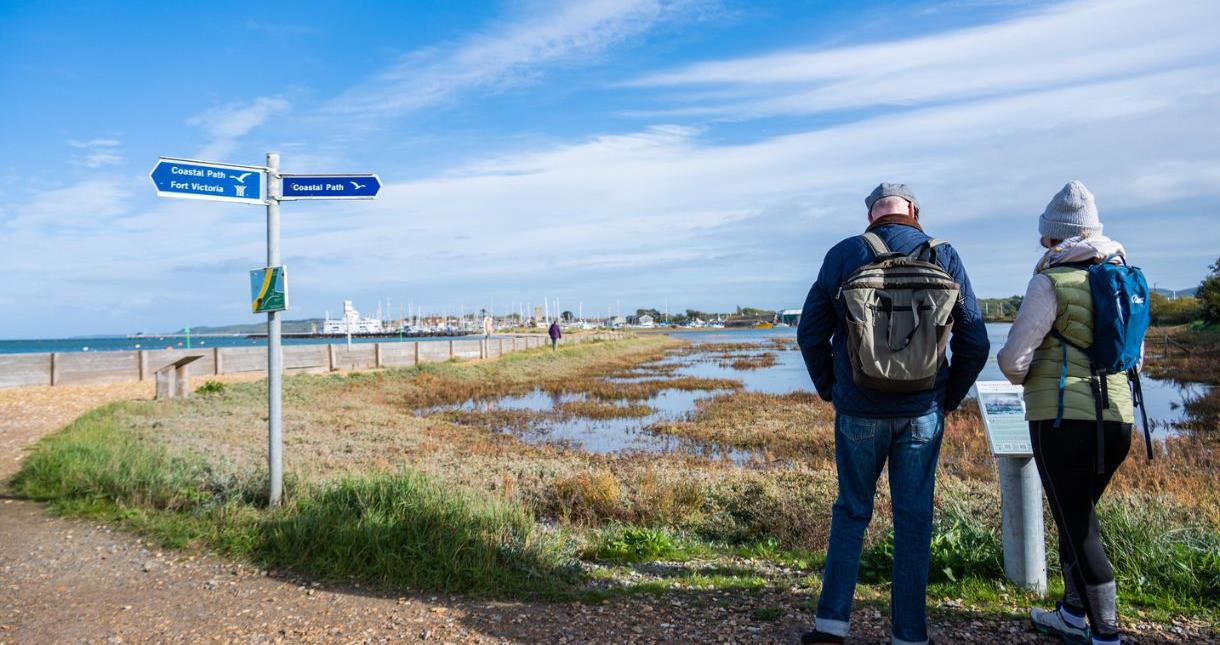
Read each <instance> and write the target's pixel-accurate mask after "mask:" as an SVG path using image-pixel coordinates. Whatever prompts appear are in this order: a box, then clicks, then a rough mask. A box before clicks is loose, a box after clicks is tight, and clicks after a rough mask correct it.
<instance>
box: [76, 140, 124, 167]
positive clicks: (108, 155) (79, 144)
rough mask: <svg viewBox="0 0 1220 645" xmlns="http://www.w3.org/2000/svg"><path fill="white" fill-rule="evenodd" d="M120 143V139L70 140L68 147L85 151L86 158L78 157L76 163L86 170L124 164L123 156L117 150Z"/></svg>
mask: <svg viewBox="0 0 1220 645" xmlns="http://www.w3.org/2000/svg"><path fill="white" fill-rule="evenodd" d="M120 143H121V142H120V141H119V140H118V139H89V140H83V141H82V140H79V139H69V140H68V145H70V146H72V147H73V148H79V149H81V150H84V151H85V153H84V156H81V157H77V159H76V161H77V163H80V164H81V165H83V166H85V167H86V168H101V167H102V166H113V165H115V164H119V163H122V162H123V155H121V154H119V152H118V150H117V148H118V147H119V145H120Z"/></svg>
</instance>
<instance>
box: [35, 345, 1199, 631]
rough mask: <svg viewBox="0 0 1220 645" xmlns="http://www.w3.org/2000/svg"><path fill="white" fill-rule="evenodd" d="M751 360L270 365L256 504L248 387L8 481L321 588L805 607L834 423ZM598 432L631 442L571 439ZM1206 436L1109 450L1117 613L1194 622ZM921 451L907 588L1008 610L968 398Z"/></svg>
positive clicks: (882, 534) (660, 353)
mask: <svg viewBox="0 0 1220 645" xmlns="http://www.w3.org/2000/svg"><path fill="white" fill-rule="evenodd" d="M768 354H769V355H771V356H773V357H775V359H778V360H779V361H780V366H781V367H782V366H783V365H788V366H791V364H792V363H791V360H790V359H791V358H792V356H790V355H791V354H795V349H794V347H793V345H792V344H791V340H790V339H786V338H774V339H764V340H762V341H761V342H750V343H732V344H724V343H717V344H712V343H707V344H690V343H687V342H684V341H681V340H675V339H673V338H669V337H665V336H646V337H642V338H636V339H630V340H625V341H613V342H598V343H590V344H584V345H575V346H568V347H563V348H561V349H560V351H558V352H551V351H550V349H546V350H536V351H528V352H522V353H520V354H512V355H507V356H505V357H503V358H501V359H500V360H498V361H494V362H478V363H460V362H449V363H439V364H427V365H423V366H420V367H417V368H411V369H403V370H384V371H379V372H369V373H358V374H349V375H343V376H340V375H325V376H318V375H302V376H295V377H292V378H290V379H287V380H286V391H285V409H286V414H285V433H284V434H285V458H286V464H285V465H286V471H287V472H288V473H290V474H291V480H290V481H289V487H288V502H287V504H286V505H285V506H284V507H283V508H281V509H277V510H266V509H264V508H262V506H263V501H264V500H263V492H262V482H263V477H264V470H263V468H264V466H263V461H262V460H263V455H264V450H265V435H264V432H265V420H264V417H263V415H264V412H265V398H264V396H265V394H264V389H263V386H262V384H260V383H249V384H235V385H230V386H228V387H226V388H224V389H222V390H220V391H216V392H211V393H209V394H207V395H206V396H197V397H195V398H192V399H188V400H185V401H163V402H131V403H124V404H118V405H112V406H107V407H105V408H101V409H98V410H96V411H94V412H91V413H89V414H87V415H85V416H84V417H81V418H80V419H79V420H77V421H76V422H75V423H73V424H72V425H70V426H69V427H68V428H66V429H65V430H64V431H62V432H60V433H58V434H56V435H53V436H51V437H48V438H47V439H46V440H44V441H43V442H42V443H40V444H39V445H38V447H37V449H36V450H35V452H34V454H32V455H31V456H30V457H29V458H28V459H27V460H26V462H25V465H24V467H23V469H22V471H21V473H20V474H19V475H18V477H17V479H16V480H15V481H14V488H15V490H17V491H20V492H21V493H22V494H25V495H27V496H30V497H34V498H37V499H45V500H48V501H50V502H51V503H52V504H53V505H54V506H55V507H56V508H58V509H59V510H61V511H63V512H68V513H75V514H85V515H92V516H97V517H103V518H109V519H114V520H117V521H122V522H125V523H126V524H127V525H129V526H130V527H132V528H134V529H135V530H137V531H141V532H144V533H146V534H148V535H150V536H153V537H155V538H157V539H159V540H161V541H163V542H165V543H168V544H172V545H176V546H185V547H203V546H206V547H209V548H212V549H215V550H218V551H220V552H223V553H227V554H230V555H232V556H235V557H240V558H244V559H248V560H251V561H254V562H257V563H259V564H261V565H263V566H271V567H283V568H287V569H290V570H293V571H297V572H300V573H302V574H305V575H309V576H315V577H318V578H321V579H326V580H340V581H346V580H357V581H361V582H368V583H370V584H375V585H381V586H386V587H393V588H413V589H443V590H456V591H466V592H474V593H483V594H491V595H512V596H521V595H523V594H524V595H537V596H547V597H565V598H571V597H595V598H596V597H602V596H604V595H606V594H619V593H633V592H639V591H650V592H655V591H664V590H680V591H691V590H699V589H734V590H739V591H741V592H743V593H750V592H752V591H751V590H759V589H771V590H774V589H786V590H789V591H790V592H791V593H797V594H805V595H808V596H809V597H810V598H812V597H814V595H815V594H816V591H817V588H818V585H819V582H818V566H819V562H820V558H821V552H822V550H823V549H824V546H825V542H826V538H827V535H828V532H829V517H830V506H831V504H832V503H833V501H834V497H835V473H834V468H833V411H832V409H831V407H830V406H829V404H827V403H825V402H824V401H822V400H821V399H819V398H818V397H816V396H815V395H812V394H810V393H808V392H806V391H799V390H798V391H790V390H784V389H783V388H779V387H774V386H773V385H774V382H773V381H769V380H766V372H768V370H754V369H745V370H741V369H739V368H737V367H735V366H733V365H732V364H731V363H732V362H733V361H735V360H737V359H740V358H742V357H743V356H744V357H758V356H763V355H768ZM797 360H799V358H798V359H797ZM726 362H727V363H729V364H728V365H721V364H722V363H726ZM712 369H715V370H718V371H717V372H715V374H714V375H711V376H709V374H713V373H712V372H710V371H708V370H712ZM726 370H727V371H728V372H729V374H725V373H724V372H725V371H726ZM732 373H737V374H739V376H738V377H733V376H731V374H732ZM751 379H755V380H751ZM565 428H577V429H578V430H577V431H573V432H574V433H575V434H573V433H571V432H567V431H565V430H564V429H565ZM582 433H583V434H582ZM614 433H618V434H619V435H624V434H626V435H630V436H631V437H633V438H632V439H631V440H629V441H616V442H609V443H598V442H597V441H596V440H595V439H594V438H590V437H596V436H600V435H601V434H614ZM586 435H588V436H586ZM1215 436H1216V433H1208V432H1181V433H1178V434H1176V435H1173V436H1170V437H1168V438H1167V439H1165V440H1164V441H1163V442H1161V443H1159V444H1158V455H1157V459H1156V460H1155V461H1153V462H1151V463H1149V462H1148V461H1147V460H1146V459H1145V458H1144V457H1143V456H1142V454H1140V453H1139V452H1138V451H1135V450H1133V454H1132V456H1131V458H1130V459H1129V461H1128V463H1127V464H1126V465H1125V466H1124V467H1123V469H1122V470H1120V472H1119V475H1118V477H1117V479H1116V481H1115V484H1114V487H1115V493H1114V494H1113V495H1111V496H1110V497H1109V498H1108V499H1107V500H1106V502H1105V505H1104V511H1103V512H1104V514H1105V516H1106V518H1107V522H1106V527H1107V532H1106V539H1107V544H1108V545H1109V547H1110V549H1111V551H1112V553H1113V554H1114V556H1113V560H1114V562H1115V565H1116V569H1117V575H1118V579H1119V585H1120V588H1121V589H1123V592H1122V597H1123V599H1124V602H1126V603H1128V609H1131V610H1133V611H1139V612H1145V615H1148V616H1152V617H1154V618H1155V617H1164V616H1166V615H1168V614H1169V613H1186V614H1190V615H1193V616H1196V617H1202V618H1203V619H1205V620H1208V621H1212V620H1214V616H1215V611H1216V609H1217V604H1218V601H1217V599H1218V598H1220V497H1218V496H1217V493H1216V491H1215V489H1214V484H1213V478H1214V473H1215V472H1216V466H1217V464H1216V454H1217V446H1216V445H1215V442H1216V439H1215ZM943 445H944V447H943V453H942V459H941V464H940V470H939V473H938V493H937V503H938V507H939V513H938V520H937V528H936V538H935V540H934V556H933V557H934V563H935V565H936V566H935V567H934V569H935V572H934V573H935V575H934V579H935V580H936V582H935V584H934V585H933V588H932V593H933V595H934V596H935V597H937V598H940V599H942V600H944V601H945V602H949V603H953V606H954V607H963V606H964V607H968V608H974V609H983V610H986V611H990V612H999V613H1008V612H1013V611H1016V610H1017V609H1018V608H1019V607H1021V606H1023V605H1026V604H1028V603H1029V602H1032V601H1033V599H1032V598H1030V597H1029V596H1028V595H1026V594H1025V593H1024V592H1021V591H1019V590H1017V589H1015V588H1012V587H1010V586H1008V585H1006V584H1005V583H1004V582H1003V575H1002V569H1001V568H1000V567H999V566H998V560H997V558H998V554H999V539H998V529H999V499H998V492H997V490H996V485H995V467H994V461H993V459H992V457H991V456H990V453H989V450H988V447H987V443H986V439H985V437H984V434H983V428H982V425H981V422H980V421H979V418H978V413H977V410H976V409H974V408H973V406H972V405H967V406H965V407H964V408H963V409H962V410H960V411H958V412H955V413H953V414H951V415H950V416H949V417H948V420H947V423H946V430H945V439H944V444H943ZM1136 447H1137V448H1139V446H1138V445H1137V446H1136ZM602 448H605V449H602ZM890 517H891V511H890V503H889V498H888V493H887V491H886V487H885V485H884V483H883V484H882V486H880V490H879V493H878V503H877V509H876V517H875V519H874V523H873V527H872V529H871V531H870V534H869V537H868V542H867V545H866V553H865V558H864V562H863V571H864V580H865V582H866V583H867V584H865V585H864V586H862V588H861V591H860V594H861V599H862V600H863V601H865V602H869V601H871V600H875V599H878V598H881V597H883V596H884V594H885V585H884V579H885V578H886V575H885V572H886V571H887V570H888V567H889V560H888V558H889V557H890V555H889V554H890V553H891V551H890V550H889V549H890V545H891V538H890V537H889V527H890ZM1050 526H1051V523H1050V522H1048V528H1049V527H1050ZM1054 546H1055V541H1054V540H1048V547H1049V548H1050V550H1051V551H1052V553H1051V555H1050V560H1051V562H1052V563H1054V562H1057V556H1056V555H1055V554H1054V552H1053V550H1054V549H1053V547H1054ZM1167 563H1172V565H1173V566H1166V565H1167Z"/></svg>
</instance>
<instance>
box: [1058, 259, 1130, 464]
mask: <svg viewBox="0 0 1220 645" xmlns="http://www.w3.org/2000/svg"><path fill="white" fill-rule="evenodd" d="M1114 259H1121V260H1122V262H1121V264H1115V263H1114V262H1113V260H1114ZM1081 268H1083V269H1084V270H1085V271H1088V273H1089V290H1090V291H1091V292H1092V294H1093V344H1092V345H1091V346H1089V347H1080V346H1078V345H1076V344H1075V343H1073V342H1071V341H1069V340H1068V339H1067V338H1065V337H1064V336H1063V335H1062V334H1060V333H1059V332H1058V331H1053V332H1051V333H1052V334H1053V335H1054V336H1055V338H1057V339H1058V340H1059V342H1060V343H1063V344H1064V350H1063V367H1062V369H1061V370H1060V374H1059V414H1058V416H1057V417H1056V418H1055V427H1059V424H1060V422H1062V421H1063V392H1064V389H1065V388H1066V387H1067V345H1071V346H1072V347H1075V348H1076V349H1078V350H1080V351H1081V352H1084V354H1085V356H1088V357H1089V364H1090V368H1091V371H1092V372H1093V378H1092V379H1091V380H1090V384H1091V385H1092V387H1093V401H1094V403H1095V404H1096V406H1097V469H1098V472H1101V471H1102V469H1103V461H1104V456H1105V452H1104V444H1103V443H1102V432H1103V426H1102V414H1103V411H1104V410H1105V409H1106V407H1108V406H1109V391H1108V381H1107V379H1106V377H1107V376H1110V375H1112V374H1122V373H1124V372H1125V373H1126V374H1127V378H1128V379H1129V380H1130V383H1131V395H1132V396H1131V398H1132V403H1134V405H1136V406H1139V409H1140V414H1141V415H1142V418H1143V422H1144V444H1145V447H1146V448H1147V451H1148V458H1149V459H1152V434H1151V430H1150V429H1149V427H1148V411H1147V410H1146V409H1145V408H1144V390H1143V387H1142V386H1141V385H1140V379H1139V370H1138V369H1137V368H1138V366H1139V361H1140V352H1141V350H1142V348H1143V346H1144V334H1145V333H1146V332H1147V331H1148V324H1149V323H1150V322H1151V312H1150V307H1151V304H1152V303H1151V300H1150V298H1149V294H1148V281H1147V280H1146V279H1144V272H1143V271H1141V270H1140V269H1139V267H1133V266H1131V265H1129V264H1127V260H1126V258H1123V257H1122V256H1120V255H1119V254H1117V253H1115V254H1113V255H1110V256H1109V257H1107V258H1106V259H1104V260H1102V261H1101V262H1099V263H1095V264H1090V265H1088V266H1083V267H1081Z"/></svg>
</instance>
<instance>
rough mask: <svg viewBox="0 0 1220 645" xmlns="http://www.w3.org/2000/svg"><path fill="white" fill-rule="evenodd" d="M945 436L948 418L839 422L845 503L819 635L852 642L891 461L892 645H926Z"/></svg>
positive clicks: (835, 528) (835, 526)
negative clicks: (865, 554)
mask: <svg viewBox="0 0 1220 645" xmlns="http://www.w3.org/2000/svg"><path fill="white" fill-rule="evenodd" d="M944 428H945V417H944V414H943V413H942V412H939V411H938V412H934V413H931V414H926V415H924V416H919V417H903V418H896V419H869V418H864V417H853V416H848V415H845V414H838V415H836V416H835V465H836V467H837V468H838V474H839V497H838V499H837V500H835V504H834V511H833V513H832V520H831V524H830V544H829V546H828V547H827V549H826V571H825V573H823V575H822V595H821V597H820V598H818V614H817V629H818V630H819V631H822V632H825V633H828V634H837V635H839V636H847V632H848V628H849V626H850V624H851V604H852V596H853V595H855V591H856V578H857V576H858V575H859V572H860V551H861V549H862V547H863V545H864V530H865V529H866V528H867V527H868V522H869V520H871V519H872V517H873V498H874V496H875V495H876V493H877V478H878V477H880V476H881V469H882V468H883V467H885V464H886V461H889V468H890V500H891V503H892V505H893V511H894V570H893V576H894V585H893V589H892V591H891V597H890V610H891V611H890V614H891V616H892V618H893V623H894V629H893V642H894V643H897V644H899V645H902V644H906V643H925V642H927V640H928V618H927V592H928V565H929V562H928V561H929V558H930V546H929V545H930V543H931V540H932V493H933V491H934V489H935V487H936V460H937V457H938V456H939V455H940V441H941V436H942V434H943V433H944Z"/></svg>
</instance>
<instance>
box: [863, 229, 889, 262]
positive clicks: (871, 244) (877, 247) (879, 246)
mask: <svg viewBox="0 0 1220 645" xmlns="http://www.w3.org/2000/svg"><path fill="white" fill-rule="evenodd" d="M860 237H861V239H863V240H864V243H865V244H867V245H868V248H869V250H871V251H872V252H873V257H874V258H882V257H885V256H887V255H891V254H892V252H891V251H890V247H888V246H886V245H885V240H882V239H881V236H880V235H877V234H876V233H874V232H872V231H869V232H867V233H865V234H864V235H861V236H860Z"/></svg>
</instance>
